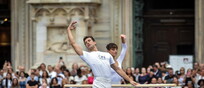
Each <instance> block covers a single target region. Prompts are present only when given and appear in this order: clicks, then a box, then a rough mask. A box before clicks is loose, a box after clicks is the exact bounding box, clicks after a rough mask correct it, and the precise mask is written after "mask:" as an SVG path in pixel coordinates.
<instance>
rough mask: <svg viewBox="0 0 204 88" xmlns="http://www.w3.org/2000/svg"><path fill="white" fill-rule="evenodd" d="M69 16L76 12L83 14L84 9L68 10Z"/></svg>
mask: <svg viewBox="0 0 204 88" xmlns="http://www.w3.org/2000/svg"><path fill="white" fill-rule="evenodd" d="M69 13H70V16H73V15H74V14H76V13H78V14H79V15H81V16H84V9H83V8H73V9H71V10H70V11H69Z"/></svg>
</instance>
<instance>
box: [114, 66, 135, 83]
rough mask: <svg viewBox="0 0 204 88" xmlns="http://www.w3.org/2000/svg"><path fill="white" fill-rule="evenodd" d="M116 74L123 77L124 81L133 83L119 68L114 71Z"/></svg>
mask: <svg viewBox="0 0 204 88" xmlns="http://www.w3.org/2000/svg"><path fill="white" fill-rule="evenodd" d="M116 72H117V73H118V74H119V75H120V76H121V77H123V78H124V79H125V80H127V81H129V82H130V81H133V80H132V79H130V77H128V76H127V75H126V73H125V72H124V71H123V70H122V69H120V68H118V69H117V70H116Z"/></svg>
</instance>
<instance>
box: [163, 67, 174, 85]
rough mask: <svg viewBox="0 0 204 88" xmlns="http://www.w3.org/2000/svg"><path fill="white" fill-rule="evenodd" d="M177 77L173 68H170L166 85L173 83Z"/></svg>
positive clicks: (165, 80)
mask: <svg viewBox="0 0 204 88" xmlns="http://www.w3.org/2000/svg"><path fill="white" fill-rule="evenodd" d="M174 77H175V75H174V71H173V68H168V75H167V76H166V77H165V79H164V83H173V78H174Z"/></svg>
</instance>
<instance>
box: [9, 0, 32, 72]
mask: <svg viewBox="0 0 204 88" xmlns="http://www.w3.org/2000/svg"><path fill="white" fill-rule="evenodd" d="M26 1H27V0H12V1H11V4H12V5H11V6H12V7H11V12H12V13H11V14H12V16H11V19H12V22H11V34H12V35H11V36H12V38H11V43H12V46H11V48H12V50H11V51H12V52H11V53H12V54H11V55H12V56H11V57H12V58H11V60H12V65H13V68H14V69H16V68H17V66H19V65H21V66H25V67H26V70H27V68H29V67H30V66H31V65H32V63H31V62H30V60H32V58H30V57H29V56H32V55H31V54H30V50H32V48H30V47H29V46H30V43H29V33H28V32H29V28H28V27H29V25H28V14H29V13H28V11H29V9H28V5H27V4H26Z"/></svg>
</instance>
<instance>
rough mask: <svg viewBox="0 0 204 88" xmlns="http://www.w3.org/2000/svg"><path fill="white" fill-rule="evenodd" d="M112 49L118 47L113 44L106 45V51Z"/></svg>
mask: <svg viewBox="0 0 204 88" xmlns="http://www.w3.org/2000/svg"><path fill="white" fill-rule="evenodd" d="M112 48H116V49H118V46H117V45H116V44H115V43H109V44H108V45H106V49H107V50H110V49H112Z"/></svg>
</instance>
